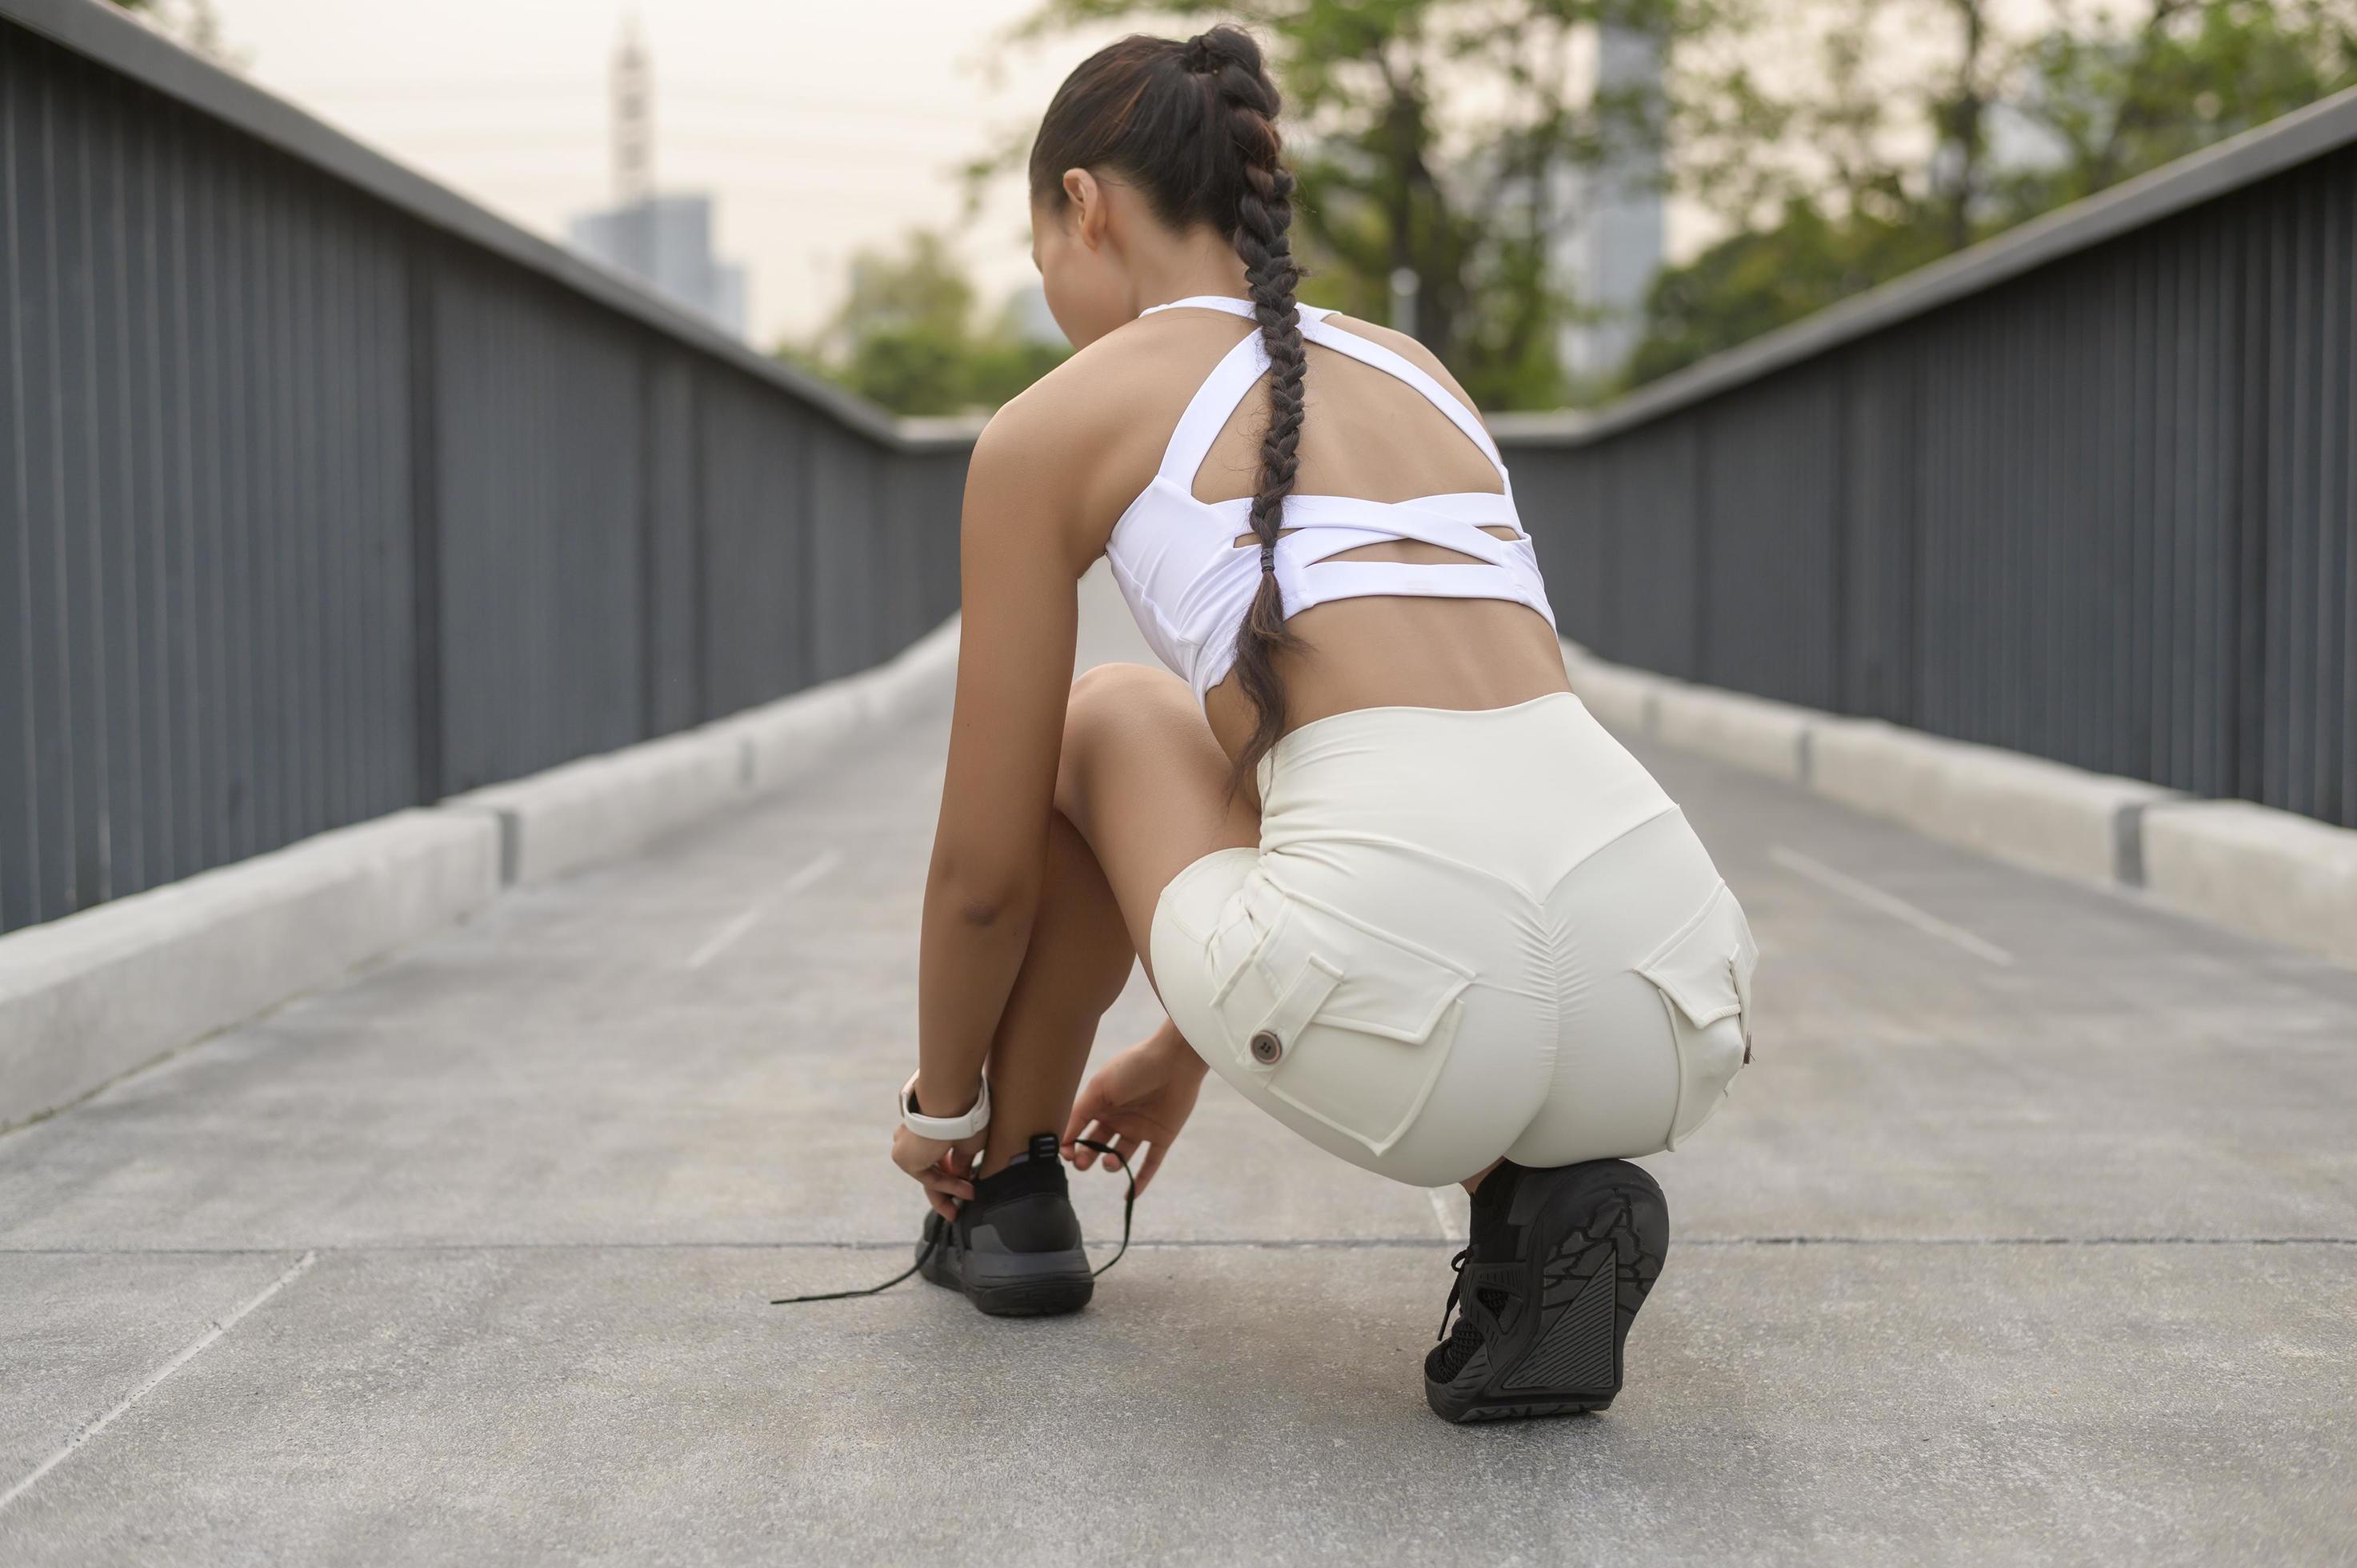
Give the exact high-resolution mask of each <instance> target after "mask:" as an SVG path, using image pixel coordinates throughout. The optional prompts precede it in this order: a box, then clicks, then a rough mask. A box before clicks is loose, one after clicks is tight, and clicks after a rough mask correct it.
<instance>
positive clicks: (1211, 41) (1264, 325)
mask: <svg viewBox="0 0 2357 1568" xmlns="http://www.w3.org/2000/svg"><path fill="white" fill-rule="evenodd" d="M1282 102H1283V100H1282V98H1281V97H1280V96H1279V95H1278V93H1277V91H1276V84H1275V82H1273V81H1270V80H1269V78H1268V72H1267V70H1265V68H1264V66H1263V64H1262V60H1261V52H1260V46H1259V45H1258V44H1257V43H1255V42H1254V41H1253V37H1252V35H1251V34H1249V33H1246V32H1244V31H1243V30H1242V29H1240V28H1236V27H1213V28H1212V29H1211V31H1209V32H1207V33H1200V34H1198V35H1197V36H1195V37H1194V38H1189V39H1188V40H1186V41H1185V42H1184V43H1181V42H1179V41H1177V40H1175V39H1171V38H1146V37H1142V36H1140V37H1132V38H1123V39H1122V40H1120V41H1119V42H1117V43H1114V44H1109V45H1107V46H1106V47H1105V48H1102V49H1100V50H1098V51H1097V52H1096V53H1095V54H1093V55H1092V56H1090V57H1089V58H1088V59H1086V60H1084V61H1082V64H1081V66H1080V67H1079V69H1077V70H1074V71H1073V72H1072V74H1071V76H1069V77H1067V78H1066V79H1065V81H1064V84H1063V86H1061V87H1060V88H1059V89H1057V91H1056V96H1055V98H1054V99H1053V101H1051V102H1049V105H1048V113H1047V115H1046V117H1045V118H1044V119H1042V120H1041V122H1040V125H1039V138H1038V140H1036V141H1035V142H1034V143H1033V144H1032V146H1031V160H1030V170H1029V173H1030V182H1031V193H1032V196H1033V198H1034V199H1039V200H1051V201H1055V202H1059V203H1060V202H1061V201H1062V200H1063V199H1064V196H1063V173H1064V171H1065V170H1066V169H1070V168H1088V167H1099V168H1104V169H1109V170H1111V171H1113V172H1115V173H1117V174H1119V175H1120V176H1121V177H1123V178H1124V179H1125V180H1126V181H1128V182H1129V183H1131V184H1134V185H1135V187H1136V188H1138V189H1139V190H1140V191H1142V192H1143V193H1144V194H1145V196H1146V200H1147V202H1148V203H1149V204H1150V205H1151V206H1152V207H1153V209H1154V211H1155V214H1156V216H1157V217H1158V218H1160V219H1161V220H1163V221H1164V222H1165V223H1167V224H1168V225H1169V226H1170V227H1172V228H1174V229H1180V230H1185V229H1190V228H1193V227H1195V226H1196V225H1198V224H1209V225H1211V227H1212V228H1214V229H1216V230H1218V231H1220V232H1222V233H1223V234H1225V235H1226V236H1227V237H1228V239H1229V241H1230V242H1231V243H1232V244H1233V245H1234V246H1235V248H1236V253H1237V254H1238V255H1239V256H1241V257H1242V258H1243V263H1244V279H1245V282H1246V283H1247V285H1249V286H1250V288H1251V291H1252V305H1253V317H1254V320H1255V321H1257V322H1258V323H1259V325H1260V338H1261V344H1262V347H1263V348H1264V349H1266V350H1267V353H1268V361H1269V373H1268V376H1267V378H1266V379H1267V384H1268V407H1269V417H1268V428H1267V430H1266V432H1265V434H1264V435H1263V436H1262V437H1261V446H1260V473H1259V478H1258V480H1257V483H1256V484H1255V486H1254V492H1253V499H1252V532H1253V533H1254V537H1256V538H1257V539H1258V540H1259V541H1260V589H1259V591H1258V592H1257V593H1256V594H1254V596H1253V601H1252V606H1251V607H1250V608H1249V609H1247V610H1246V611H1245V612H1244V618H1243V625H1242V626H1241V627H1239V628H1237V630H1236V658H1235V670H1234V672H1235V677H1236V684H1237V686H1238V688H1239V689H1240V690H1241V691H1242V692H1243V694H1244V697H1245V699H1246V700H1247V701H1248V702H1249V703H1251V704H1252V707H1253V711H1254V727H1253V732H1252V735H1251V736H1250V738H1249V739H1248V740H1247V741H1246V743H1245V745H1244V747H1243V751H1242V752H1241V753H1240V754H1239V755H1238V756H1237V757H1236V764H1235V770H1234V773H1233V775H1232V777H1231V779H1230V780H1229V787H1230V789H1236V788H1239V787H1240V786H1241V785H1242V783H1243V779H1245V778H1246V777H1247V776H1249V775H1250V774H1251V772H1252V770H1253V768H1254V767H1255V766H1256V765H1257V764H1258V763H1259V761H1260V759H1261V757H1264V756H1265V755H1266V754H1267V752H1268V750H1269V748H1270V747H1271V746H1275V744H1276V741H1277V737H1278V736H1281V735H1283V734H1284V733H1285V683H1284V682H1282V681H1281V680H1279V679H1278V678H1277V673H1276V656H1277V655H1278V654H1279V653H1280V652H1282V651H1284V650H1286V649H1289V648H1292V647H1294V646H1295V645H1296V644H1297V640H1298V639H1297V638H1296V637H1295V635H1294V633H1293V632H1292V631H1290V630H1289V629H1288V628H1286V620H1285V598H1284V595H1283V593H1282V592H1281V591H1280V590H1279V589H1278V587H1277V581H1276V542H1277V536H1278V532H1279V531H1280V530H1281V529H1282V527H1283V526H1284V518H1285V499H1286V497H1287V496H1289V495H1291V494H1292V493H1293V485H1294V478H1295V476H1296V474H1297V471H1298V469H1299V467H1300V451H1301V413H1302V371H1303V369H1304V367H1305V365H1306V363H1307V361H1308V349H1307V347H1306V346H1305V345H1304V344H1303V342H1302V340H1301V323H1300V318H1299V317H1298V315H1297V312H1296V308H1295V306H1296V301H1295V298H1294V291H1295V289H1296V287H1297V285H1299V283H1300V281H1301V269H1300V268H1299V267H1298V266H1297V265H1296V264H1295V263H1294V260H1293V242H1292V240H1291V237H1290V234H1291V230H1292V227H1293V188H1294V179H1293V174H1292V171H1291V170H1289V169H1287V168H1286V166H1285V165H1284V162H1283V158H1282V153H1283V147H1284V144H1283V141H1282V139H1281V138H1280V137H1279V136H1278V134H1277V130H1276V116H1277V111H1278V109H1279V108H1280V107H1281V105H1282Z"/></svg>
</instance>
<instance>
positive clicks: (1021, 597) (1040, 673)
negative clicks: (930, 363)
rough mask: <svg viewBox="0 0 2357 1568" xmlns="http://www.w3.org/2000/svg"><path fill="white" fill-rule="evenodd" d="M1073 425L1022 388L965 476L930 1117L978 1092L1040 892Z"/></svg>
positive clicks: (925, 967) (1059, 676)
mask: <svg viewBox="0 0 2357 1568" xmlns="http://www.w3.org/2000/svg"><path fill="white" fill-rule="evenodd" d="M1070 437H1071V430H1070V429H1069V428H1059V427H1058V421H1056V420H1055V419H1054V418H1053V417H1052V409H1051V407H1049V406H1048V405H1046V404H1045V403H1044V400H1033V399H1029V398H1025V399H1017V401H1016V402H1015V403H1010V404H1008V405H1007V406H1006V408H1005V409H1003V410H1001V411H1000V413H999V415H998V417H996V419H994V420H992V421H991V423H990V425H989V426H988V428H986V429H985V431H984V432H983V434H982V436H981V439H980V440H978V441H977V442H976V443H975V445H974V457H973V460H972V462H971V464H970V466H969V467H968V469H967V473H966V489H965V511H964V518H963V523H962V525H961V529H960V539H961V549H962V557H961V578H962V583H963V625H962V627H961V628H960V632H959V640H958V671H957V707H956V711H955V713H954V714H953V715H952V719H951V721H950V754H949V772H948V775H947V778H946V779H944V781H943V783H942V814H941V822H940V825H939V827H938V829H937V830H936V832H935V833H934V837H933V857H932V865H931V872H930V874H929V875H928V876H927V878H926V883H925V911H924V922H923V934H922V939H921V951H920V958H919V963H918V1003H917V1055H918V1074H917V1090H916V1093H917V1103H918V1105H919V1106H920V1108H921V1109H922V1110H923V1111H924V1112H925V1113H926V1114H928V1115H934V1116H955V1115H958V1114H960V1113H962V1112H965V1111H966V1110H968V1109H970V1108H971V1107H972V1106H973V1105H974V1101H975V1100H976V1099H977V1098H978V1097H979V1096H980V1093H981V1081H982V1067H983V1061H984V1058H985V1057H986V1056H987V1055H988V1054H989V1050H990V1041H991V1036H992V1035H993V1033H994V1032H995V1031H996V1028H997V1026H998V1019H999V1015H1000V1014H1001V1013H1002V1012H1003V1011H1004V1010H1005V1008H1006V998H1007V993H1009V992H1010V991H1011V990H1012V989H1013V988H1014V984H1015V975H1016V972H1017V969H1018V968H1020V967H1021V964H1022V961H1023V952H1024V949H1025V946H1026V945H1027V943H1028V940H1029V937H1030V930H1031V918H1032V914H1033V911H1034V909H1035V908H1036V907H1037V904H1038V901H1039V879H1040V875H1041V873H1042V868H1043V867H1044V865H1045V863H1046V859H1047V840H1048V822H1049V812H1050V811H1053V810H1054V809H1055V789H1056V764H1057V758H1058V756H1059V755H1060V752H1061V750H1062V747H1063V730H1064V703H1065V699H1066V697H1067V695H1068V694H1069V693H1070V691H1071V680H1072V661H1073V643H1074V639H1075V636H1076V630H1075V628H1076V624H1077V620H1078V608H1077V588H1076V585H1077V582H1078V580H1079V577H1080V575H1081V573H1082V571H1084V570H1085V569H1086V568H1087V565H1088V562H1087V561H1085V560H1081V559H1076V557H1077V556H1079V555H1080V554H1081V553H1082V552H1081V551H1080V549H1079V548H1078V547H1077V546H1076V544H1075V541H1076V540H1077V539H1078V538H1079V537H1080V535H1081V532H1082V531H1081V530H1080V529H1079V528H1078V527H1077V526H1076V525H1075V516H1076V512H1077V510H1078V508H1079V505H1080V501H1079V498H1078V497H1077V495H1076V493H1075V491H1076V489H1077V485H1076V483H1075V480H1076V478H1077V476H1076V475H1075V474H1074V472H1073V471H1072V470H1073V467H1074V464H1075V460H1076V459H1075V451H1074V449H1075V446H1076V444H1075V443H1074V442H1072V441H1071V439H1070Z"/></svg>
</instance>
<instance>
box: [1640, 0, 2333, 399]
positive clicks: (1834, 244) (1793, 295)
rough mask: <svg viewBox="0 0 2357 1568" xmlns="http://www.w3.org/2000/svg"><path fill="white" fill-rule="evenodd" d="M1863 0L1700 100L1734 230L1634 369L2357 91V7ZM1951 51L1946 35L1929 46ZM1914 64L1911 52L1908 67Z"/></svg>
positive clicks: (1836, 10)
mask: <svg viewBox="0 0 2357 1568" xmlns="http://www.w3.org/2000/svg"><path fill="white" fill-rule="evenodd" d="M2005 14H2006V16H2007V25H2006V26H2003V27H2000V26H1999V25H1997V23H1996V21H1995V20H1993V17H1994V16H1996V12H1995V11H1994V10H1993V9H1992V8H1991V7H1990V6H1989V5H1987V4H1986V0H1848V3H1847V4H1846V5H1840V6H1835V7H1827V8H1825V9H1824V10H1822V11H1818V12H1813V13H1812V15H1813V16H1816V17H1817V18H1818V25H1819V27H1820V29H1821V30H1820V31H1819V32H1818V33H1817V34H1816V35H1815V36H1814V37H1813V38H1811V39H1808V40H1807V41H1806V43H1805V45H1804V47H1803V48H1802V50H1801V51H1800V52H1801V53H1802V56H1803V58H1804V59H1813V63H1814V66H1815V69H1814V70H1801V71H1796V72H1792V73H1790V75H1791V81H1789V83H1788V84H1787V85H1786V86H1785V87H1784V88H1782V89H1781V91H1772V90H1770V88H1768V87H1766V86H1763V84H1762V83H1761V81H1760V79H1759V78H1758V76H1757V75H1756V73H1755V72H1754V71H1753V70H1752V69H1751V67H1750V66H1749V63H1748V61H1745V60H1737V61H1735V62H1733V63H1731V64H1729V65H1727V67H1726V68H1725V69H1724V70H1720V71H1719V72H1718V73H1717V75H1716V77H1715V78H1714V79H1712V80H1710V81H1696V82H1695V84H1694V85H1693V86H1692V88H1691V89H1690V91H1689V93H1688V95H1687V96H1686V97H1685V98H1684V101H1683V102H1682V103H1681V105H1680V107H1681V110H1682V114H1683V118H1682V120H1681V122H1680V123H1679V124H1678V125H1677V126H1676V127H1675V128H1674V136H1675V138H1676V143H1677V145H1678V147H1679V150H1680V162H1679V171H1678V172H1679V177H1680V180H1681V182H1682V183H1683V184H1684V187H1685V188H1686V189H1688V190H1689V191H1690V192H1692V193H1694V194H1695V195H1696V196H1698V197H1700V198H1701V199H1702V200H1703V201H1704V203H1705V204H1706V205H1707V206H1710V207H1712V208H1713V209H1716V210H1717V211H1718V212H1719V213H1721V214H1722V215H1723V216H1726V217H1727V218H1728V219H1730V220H1733V222H1734V224H1735V232H1734V233H1733V234H1731V235H1730V236H1729V237H1728V238H1727V239H1725V240H1723V241H1721V242H1719V243H1717V244H1716V245H1713V246H1712V247H1710V248H1709V249H1707V250H1706V251H1704V252H1702V253H1701V254H1700V255H1698V256H1696V257H1695V259H1694V260H1693V261H1692V262H1690V263H1686V264H1685V265H1684V266H1680V267H1677V268H1674V269H1672V270H1669V271H1667V272H1665V273H1664V274H1663V275H1662V276H1661V277H1660V278H1659V279H1657V280H1656V282H1655V285H1654V287H1653V289H1652V295H1651V296H1650V299H1649V301H1648V306H1647V312H1646V337H1645V339H1644V341H1643V342H1642V343H1641V345H1640V346H1639V348H1638V349H1637V351H1636V353H1635V354H1634V356H1633V357H1632V359H1631V364H1630V367H1629V374H1628V379H1629V380H1630V381H1631V382H1639V381H1648V380H1651V379H1652V378H1654V377H1657V376H1660V375H1663V374H1665V373H1667V372H1668V371H1673V370H1676V369H1677V368H1679V367H1680V366H1683V365H1685V364H1689V363H1691V362H1693V361H1694V360H1698V359H1701V358H1703V357H1705V356H1706V355H1709V354H1712V353H1716V352H1718V351H1719V350H1721V349H1727V348H1730V347H1732V346H1734V345H1735V344H1737V343H1740V342H1742V341H1744V340H1745V339H1746V338H1751V337H1755V336H1757V335H1758V334H1760V333H1761V332H1764V331H1768V330H1770V329H1772V328H1776V327H1779V326H1781V325H1783V324H1785V323H1786V322H1789V321H1792V320H1796V319H1798V318H1799V317H1803V316H1806V315H1809V314H1810V313H1812V312H1813V311H1816V310H1820V309H1823V308H1824V306H1828V305H1832V304H1834V303H1835V302H1836V301H1838V300H1841V299H1843V298H1846V297H1847V296H1848V295H1853V294H1857V293H1858V292H1860V291H1861V290H1864V289H1867V288H1871V287H1873V286H1874V285H1877V284H1879V283H1883V282H1885V281H1887V280H1889V279H1890V278H1893V277H1896V276H1898V275H1899V274H1901V273H1904V272H1908V271H1910V270H1911V269H1913V268H1915V267H1918V266H1921V265H1922V264H1924V263H1927V262H1930V261H1934V260H1936V259H1938V258H1939V257H1941V256H1943V255H1946V254H1948V253H1950V252H1953V251H1957V250H1960V249H1962V248H1964V246H1966V245H1970V244H1973V243H1975V242H1977V241H1980V240H1983V239H1986V238H1987V237H1988V236H1990V235H1992V234H1995V233H1997V232H2000V231H2003V230H2006V229H2008V228H2010V227H2012V226H2013V225H2015V224H2017V223H2019V222H2022V221H2023V220H2027V219H2029V218H2034V217H2036V216H2037V215H2038V214H2040V213H2041V212H2045V211H2049V210H2051V209H2053V208H2055V207H2058V206H2060V205H2061V204H2063V203H2065V202H2069V201H2074V200H2077V199H2080V198H2082V197H2084V196H2088V195H2091V194H2093V192H2095V191H2098V190H2102V189H2104V188H2105V187H2107V186H2111V185H2115V184H2116V183H2118V182H2119V181H2121V180H2124V179H2127V178H2131V177H2134V176H2136V175H2139V174H2142V173H2145V172H2147V170H2150V169H2153V168H2157V167H2158V166H2160V165H2162V164H2165V163H2168V162H2169V161H2170V160H2172V159H2175V158H2179V157H2182V156H2185V155H2186V154H2188V153H2190V152H2194V151H2198V150H2199V149H2201V148H2202V147H2205V146H2208V145H2212V144H2213V143H2216V142H2219V141H2222V140H2223V139H2224V138H2226V137H2228V136H2231V135H2235V134H2239V133H2241V132H2243V131H2245V130H2248V129H2250V128H2251V127H2253V126H2255V125H2260V124H2266V122H2267V121H2269V120H2271V119H2274V118H2275V117H2276V115H2279V114H2282V113H2286V112H2287V111H2288V110H2291V109H2296V108H2298V107H2299V106H2300V105H2302V104H2304V103H2309V102H2314V101H2315V100H2317V99H2319V98H2321V97H2323V96H2325V95H2326V94H2328V93H2330V92H2334V91H2339V90H2340V89H2341V88H2343V87H2347V86H2350V85H2352V83H2357V0H2154V3H2153V4H2151V5H2150V6H2149V8H2148V9H2142V10H2140V11H2138V12H2137V13H2136V14H2134V15H2133V16H2128V15H2124V14H2123V13H2121V12H2118V11H2115V10H2113V9H2111V8H2109V7H2108V6H2105V5H2093V6H2089V5H2083V4H2079V3H2077V0H2047V3H2046V4H2044V5H2042V6H2040V7H2032V8H2026V9H2025V8H2012V7H2009V8H2007V11H2006V13H2005ZM1927 44H1929V45H1932V46H1935V47H1931V48H1927V47H1926V45H1927ZM1893 62H1897V63H1895V64H1894V63H1893Z"/></svg>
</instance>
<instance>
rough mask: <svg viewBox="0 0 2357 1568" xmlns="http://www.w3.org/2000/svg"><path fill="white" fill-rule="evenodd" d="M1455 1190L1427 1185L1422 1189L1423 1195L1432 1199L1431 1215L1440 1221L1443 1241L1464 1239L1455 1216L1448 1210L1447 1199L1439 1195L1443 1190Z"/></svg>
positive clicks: (1454, 1189)
mask: <svg viewBox="0 0 2357 1568" xmlns="http://www.w3.org/2000/svg"><path fill="white" fill-rule="evenodd" d="M1456 1190H1458V1189H1457V1188H1454V1187H1426V1188H1425V1189H1424V1196H1425V1197H1428V1198H1430V1199H1432V1217H1433V1218H1434V1219H1437V1220H1439V1221H1440V1239H1441V1240H1444V1241H1462V1240H1465V1234H1464V1232H1463V1231H1461V1230H1458V1228H1457V1218H1456V1216H1455V1215H1453V1214H1451V1213H1449V1211H1448V1200H1447V1199H1446V1198H1444V1197H1441V1196H1440V1195H1441V1194H1442V1193H1444V1192H1453V1191H1456Z"/></svg>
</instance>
